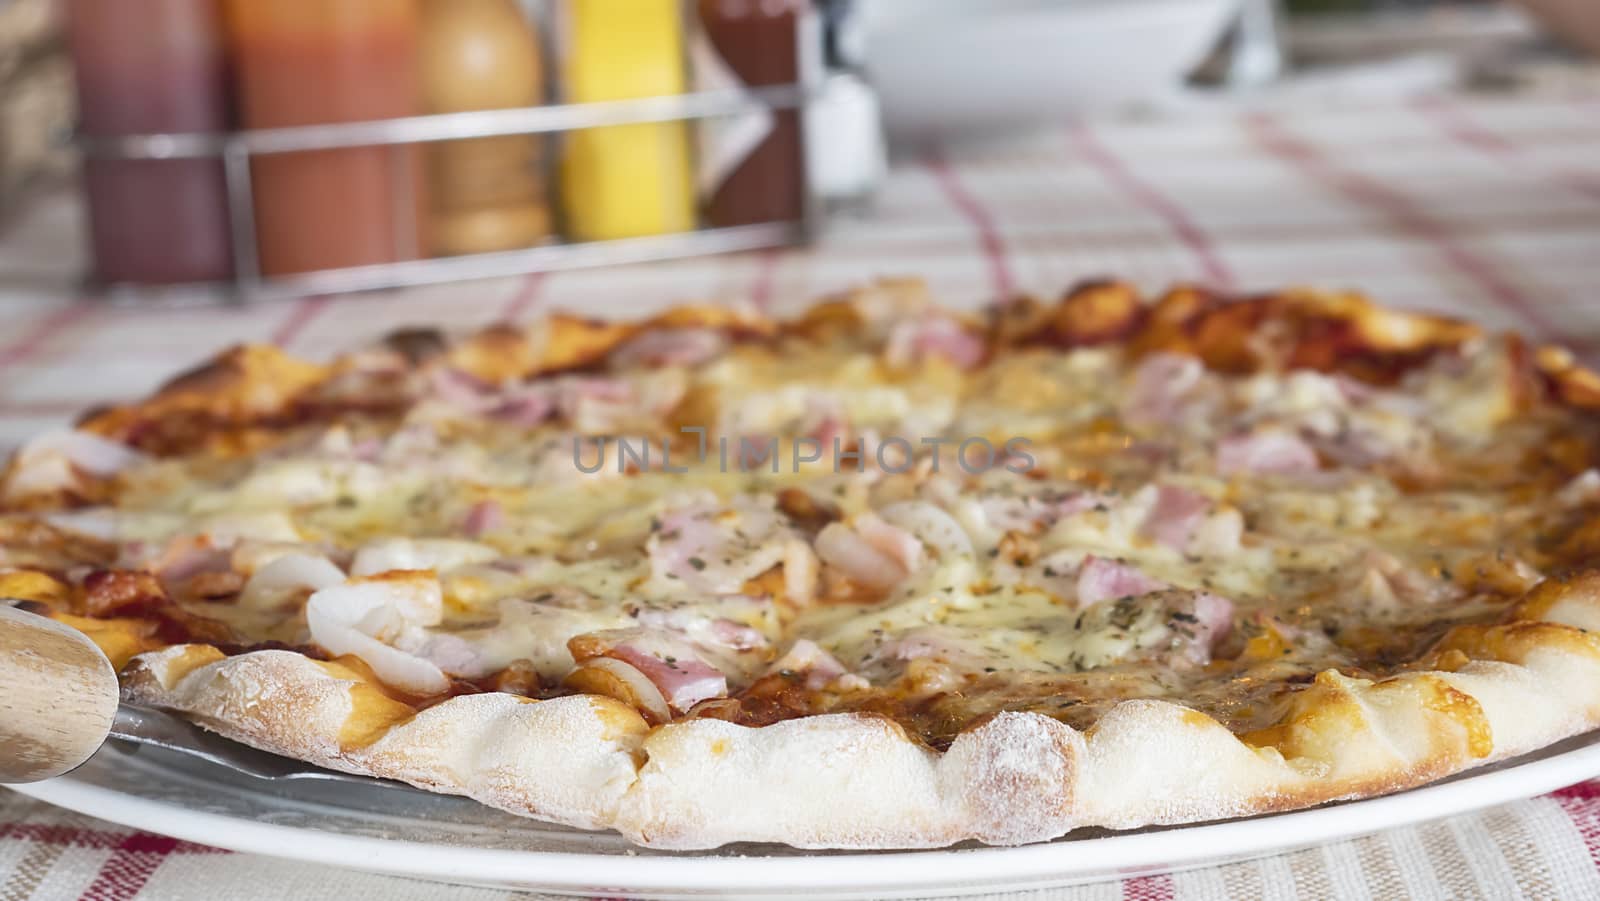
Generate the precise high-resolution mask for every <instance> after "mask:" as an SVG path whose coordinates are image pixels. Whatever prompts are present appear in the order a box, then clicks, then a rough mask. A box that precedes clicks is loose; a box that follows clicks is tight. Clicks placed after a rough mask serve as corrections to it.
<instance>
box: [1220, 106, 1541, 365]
mask: <svg viewBox="0 0 1600 901" xmlns="http://www.w3.org/2000/svg"><path fill="white" fill-rule="evenodd" d="M1245 122H1246V126H1247V128H1248V130H1249V132H1250V134H1251V136H1252V137H1253V138H1254V139H1255V141H1256V143H1257V144H1259V145H1260V146H1261V148H1262V149H1263V150H1266V151H1267V152H1268V153H1270V154H1272V155H1273V156H1275V157H1278V158H1279V159H1282V160H1284V161H1285V162H1288V163H1290V164H1292V165H1294V166H1295V167H1296V168H1298V169H1299V170H1300V171H1301V172H1303V173H1305V174H1306V175H1308V176H1310V177H1311V178H1313V179H1315V180H1316V181H1318V182H1321V183H1322V184H1324V185H1326V186H1327V187H1328V188H1329V189H1331V190H1333V191H1335V192H1337V193H1339V194H1341V195H1343V196H1345V197H1347V198H1349V199H1350V200H1352V201H1355V202H1356V203H1359V204H1363V205H1365V206H1369V207H1371V208H1373V209H1376V210H1378V211H1379V212H1381V213H1383V214H1384V215H1385V216H1387V217H1388V218H1389V220H1390V221H1391V222H1393V223H1394V224H1395V225H1397V226H1399V227H1400V228H1401V229H1403V230H1405V231H1407V232H1410V233H1411V234H1412V235H1414V236H1416V237H1417V238H1420V239H1422V240H1423V241H1426V242H1428V243H1429V244H1432V245H1433V246H1434V248H1436V249H1437V250H1438V251H1439V255H1440V256H1441V257H1443V258H1444V259H1445V261H1446V262H1448V263H1449V264H1450V265H1452V266H1454V267H1455V268H1456V269H1457V270H1458V271H1460V272H1461V273H1462V274H1463V275H1465V276H1467V277H1468V278H1470V279H1471V280H1472V281H1474V282H1476V283H1477V285H1478V287H1479V288H1480V289H1481V290H1482V291H1483V292H1484V295H1485V296H1486V297H1488V298H1489V299H1490V300H1492V301H1493V302H1494V303H1495V304H1497V305H1498V306H1500V307H1501V308H1502V309H1504V310H1506V311H1508V312H1510V313H1513V314H1514V315H1517V316H1520V317H1522V319H1523V320H1524V321H1526V322H1527V323H1528V324H1530V325H1532V326H1533V327H1534V328H1536V329H1538V330H1539V331H1540V332H1541V333H1543V336H1544V337H1546V338H1551V339H1559V338H1560V336H1561V330H1560V329H1559V328H1557V327H1555V325H1554V324H1553V323H1552V322H1551V320H1550V319H1549V318H1548V317H1546V316H1545V314H1544V313H1543V312H1542V311H1540V310H1539V308H1538V307H1536V306H1535V305H1534V304H1532V303H1531V302H1529V300H1528V299H1527V297H1525V296H1523V294H1522V292H1521V291H1520V290H1519V289H1518V288H1517V287H1516V285H1514V284H1512V283H1511V281H1510V280H1508V279H1507V278H1506V277H1505V276H1504V275H1502V274H1501V273H1500V271H1499V269H1497V268H1496V267H1495V266H1494V265H1493V264H1491V263H1490V262H1489V261H1488V260H1485V259H1484V258H1483V257H1480V256H1478V255H1477V254H1476V253H1474V252H1473V251H1472V250H1471V249H1470V248H1468V247H1467V246H1466V245H1464V244H1462V243H1461V242H1460V241H1458V240H1456V237H1455V235H1454V234H1453V233H1452V232H1451V231H1450V229H1449V228H1448V227H1447V226H1445V225H1444V224H1443V223H1440V222H1439V221H1437V220H1435V219H1434V218H1433V217H1431V216H1429V215H1428V214H1427V213H1425V212H1424V211H1423V210H1422V209H1421V208H1420V207H1418V206H1417V205H1416V204H1415V203H1413V202H1412V201H1411V200H1410V199H1409V198H1407V197H1406V196H1405V195H1404V194H1401V193H1400V192H1398V191H1395V190H1392V189H1390V188H1389V187H1387V186H1386V185H1384V184H1383V183H1382V182H1380V181H1378V180H1377V179H1375V178H1372V177H1370V176H1366V175H1362V174H1361V173H1359V172H1354V171H1351V170H1348V169H1344V168H1342V167H1340V166H1339V165H1338V164H1337V163H1335V162H1333V160H1332V159H1330V158H1329V157H1328V156H1327V155H1326V154H1324V153H1322V152H1321V151H1319V150H1318V149H1317V148H1316V147H1314V146H1312V144H1310V143H1309V142H1308V141H1306V140H1304V139H1301V138H1298V137H1296V136H1294V135H1293V134H1291V133H1290V132H1289V131H1288V129H1286V128H1284V127H1283V125H1281V124H1280V123H1279V122H1278V121H1277V120H1276V119H1274V118H1273V116H1272V115H1271V114H1270V113H1264V112H1258V113H1252V114H1251V115H1249V116H1247V117H1246V119H1245Z"/></svg>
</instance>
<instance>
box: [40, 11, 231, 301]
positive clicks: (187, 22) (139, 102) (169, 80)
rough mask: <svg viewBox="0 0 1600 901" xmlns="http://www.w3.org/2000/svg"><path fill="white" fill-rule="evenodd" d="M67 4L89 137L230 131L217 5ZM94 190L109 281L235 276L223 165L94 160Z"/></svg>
mask: <svg viewBox="0 0 1600 901" xmlns="http://www.w3.org/2000/svg"><path fill="white" fill-rule="evenodd" d="M66 9H67V15H68V27H69V40H70V42H71V45H72V57H73V63H74V66H75V69H76V73H77V82H78V108H79V112H78V122H79V128H80V129H81V130H82V132H83V133H84V134H85V135H87V136H89V137H100V138H104V137H116V136H120V135H131V134H159V133H174V132H219V131H224V130H226V129H227V127H228V116H227V82H226V78H225V65H224V52H223V39H222V22H221V16H220V14H219V11H218V9H217V6H216V3H215V2H214V0H117V2H115V3H107V2H104V0H71V2H69V3H68V4H67V7H66ZM84 190H85V197H86V199H87V201H88V213H89V239H90V244H91V245H92V248H93V252H94V260H95V274H96V276H97V277H98V278H100V279H101V280H103V281H108V282H136V283H160V282H196V281H215V280H221V279H226V278H227V277H228V276H229V275H230V274H231V273H232V268H233V267H232V256H231V253H232V244H231V243H230V241H229V238H228V206H227V194H226V188H225V186H224V182H223V176H222V164H221V163H220V162H219V161H217V160H203V159H192V160H113V159H93V158H91V159H88V160H86V161H85V163H84Z"/></svg>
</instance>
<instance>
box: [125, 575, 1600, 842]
mask: <svg viewBox="0 0 1600 901" xmlns="http://www.w3.org/2000/svg"><path fill="white" fill-rule="evenodd" d="M1597 586H1600V575H1589V576H1585V577H1582V578H1578V579H1572V580H1567V581H1561V582H1558V581H1555V580H1549V581H1546V582H1544V583H1542V584H1541V585H1540V586H1539V587H1538V588H1536V589H1534V590H1533V591H1532V592H1530V593H1529V595H1528V597H1527V598H1526V599H1525V600H1524V602H1523V604H1522V605H1521V606H1519V607H1517V608H1514V610H1513V612H1512V613H1511V615H1510V618H1508V619H1507V621H1505V622H1502V623H1499V624H1496V625H1493V626H1488V627H1464V628H1462V629H1457V630H1455V631H1454V632H1453V633H1452V634H1451V635H1450V636H1448V637H1447V638H1446V639H1444V640H1443V641H1442V642H1441V643H1440V645H1439V648H1438V649H1437V652H1436V654H1437V656H1438V657H1439V658H1440V659H1448V660H1450V661H1451V664H1452V665H1450V667H1449V669H1448V670H1433V671H1419V672H1406V673H1401V674H1398V675H1395V676H1392V677H1388V678H1384V679H1378V680H1371V679H1362V678H1353V677H1348V676H1344V675H1341V674H1339V673H1337V672H1335V671H1332V670H1329V671H1326V672H1324V673H1322V674H1320V675H1319V676H1318V677H1317V679H1316V682H1315V684H1314V685H1313V686H1311V687H1310V688H1309V689H1308V690H1306V691H1305V692H1302V693H1301V694H1300V695H1299V696H1298V697H1297V698H1296V700H1295V702H1294V703H1293V705H1292V706H1291V708H1290V709H1289V710H1288V712H1287V713H1286V714H1285V716H1284V717H1283V718H1282V719H1281V720H1280V721H1279V722H1278V723H1276V724H1275V725H1273V726H1271V727H1269V728H1267V729H1263V730H1260V731H1258V732H1254V733H1250V734H1246V735H1242V736H1236V735H1234V734H1233V733H1232V732H1230V731H1228V730H1227V729H1226V728H1225V727H1224V726H1223V725H1222V724H1220V723H1218V722H1217V721H1215V720H1213V719H1211V718H1210V717H1208V716H1205V715H1204V714H1201V713H1197V712H1195V711H1193V710H1188V709H1186V708H1183V707H1181V706H1179V705H1176V704H1173V703H1170V702H1166V701H1127V702H1124V703H1122V704H1120V705H1119V706H1117V707H1116V708H1114V709H1112V710H1111V712H1110V713H1109V714H1107V715H1106V716H1105V717H1104V718H1103V719H1102V720H1101V721H1100V722H1099V723H1098V724H1097V725H1096V726H1095V727H1094V728H1092V729H1090V730H1088V731H1087V732H1079V731H1077V730H1074V729H1071V728H1070V727H1068V726H1065V725H1063V724H1061V723H1059V722H1056V721H1054V720H1051V719H1048V718H1045V717H1042V716H1039V715H1037V714H1024V713H1008V714H1000V715H998V716H995V717H992V718H989V719H987V720H985V721H983V722H981V723H977V724H974V725H973V726H972V727H970V728H968V729H967V730H966V731H965V732H964V733H963V734H962V735H961V736H960V737H959V738H957V740H956V741H955V743H954V744H953V745H952V746H951V748H950V749H949V750H948V751H945V752H944V753H942V754H941V753H938V752H935V751H933V750H930V749H929V748H927V747H926V746H925V745H923V744H921V743H920V742H918V741H916V740H914V739H912V738H910V737H909V736H907V735H906V733H905V732H904V731H903V730H902V729H901V728H900V727H899V726H897V725H896V724H895V723H893V722H892V721H890V720H887V719H884V718H881V717H876V716H866V715H859V714H837V715H827V716H817V717H808V718H804V719H797V720H788V721H784V722H780V723H777V724H775V725H771V726H766V727H762V728H751V727H747V726H738V725H734V724H731V723H726V722H722V721H720V720H710V719H701V720H687V721H680V722H675V723H671V724H667V725H664V726H659V727H655V728H653V729H652V728H650V727H648V726H647V725H646V724H645V722H644V720H643V719H642V718H640V716H639V715H638V714H637V713H635V712H634V711H633V710H632V709H631V708H628V707H626V706H625V705H622V704H619V703H617V702H615V701H611V700H610V699H607V698H599V697H594V696H573V697H567V698H561V699H558V700H554V701H529V700H527V699H523V698H515V697H512V696H510V695H502V694H494V693H491V694H485V695H467V696H463V697H457V698H452V699H450V700H447V701H444V702H442V703H440V704H437V705H434V706H432V707H429V708H427V709H426V710H424V711H422V712H420V713H413V711H411V709H410V708H409V707H406V706H405V705H403V704H400V703H399V702H396V701H394V700H393V699H391V698H389V697H388V696H387V695H386V694H385V693H384V692H382V691H380V690H378V689H377V688H375V687H374V686H373V684H372V683H371V682H370V681H368V678H367V677H366V676H364V675H363V674H362V673H360V672H358V671H357V670H355V669H351V668H348V667H342V666H338V665H336V664H327V663H319V662H317V661H312V660H309V659H307V658H305V657H302V656H300V655H298V654H294V653H292V652H286V651H257V652H252V653H248V654H243V655H239V656H234V657H222V656H221V655H220V654H218V653H217V652H216V651H215V650H214V649H212V648H207V647H203V646H194V645H184V646H177V647H172V648H167V649H165V650H161V651H157V652H155V653H152V654H145V655H143V656H140V657H138V658H135V660H134V662H133V665H132V666H131V667H130V668H129V669H127V670H126V671H125V674H124V680H125V696H126V698H127V699H128V700H129V701H131V702H134V703H139V704H150V705H154V706H161V707H167V708H170V709H174V710H178V711H181V712H183V713H185V714H187V715H189V716H191V717H194V718H195V719H196V720H197V721H199V722H201V723H202V724H204V725H206V726H207V727H208V728H212V729H215V730H216V731H218V732H221V733H222V734H224V735H228V736H230V737H232V738H236V739H238V740H241V741H244V742H246V743H248V744H251V745H254V746H256V747H260V748H265V749H267V750H271V751H276V752H279V753H284V754H288V755H290V756H293V757H298V758H300V759H304V760H309V761H312V762H314V763H318V764H321V765H323V766H329V767H332V768H335V769H339V770H344V771H346V772H356V773H364V774H368V775H374V776H381V777H386V778H393V779H400V780H402V781H406V782H409V783H411V784H413V785H418V786H420V787H423V788H427V789H429V790H432V791H441V792H447V793H452V794H463V795H467V796H469V797H472V798H475V799H477V800H479V801H482V802H483V803H485V804H489V805H492V806H495V807H500V808H502V809H506V810H510V811H512V812H515V813H521V814H526V815H531V816H537V817H540V818H543V819H549V820H554V821H557V822H562V823H567V824H570V825H575V826H581V827H584V828H615V829H618V830H620V831H622V832H623V834H624V835H626V836H627V837H628V838H629V839H631V840H633V841H636V842H638V843H640V844H644V845H649V846H652V847H662V848H685V849H686V848H704V847H714V846H717V845H721V844H725V843H728V842H735V841H775V842H784V843H788V844H792V845H796V846H800V847H843V848H887V847H931V846H940V845H946V844H951V843H954V842H958V841H963V840H969V839H975V840H978V841H984V842H991V843H997V844H1012V843H1019V842H1028V841H1039V840H1044V839H1048V838H1052V837H1054V836H1058V835H1061V834H1064V833H1065V832H1067V831H1070V830H1072V829H1075V828H1079V827H1083V826H1103V827H1108V828H1117V829H1126V828H1134V827H1138V826H1144V825H1150V824H1169V823H1183V822H1193V821H1198V820H1205V819H1214V818H1219V817H1230V816H1240V815H1246V814H1256V813H1266V812H1272V811H1281V810H1292V809H1296V808H1300V807H1305V806H1309V805H1312V804H1318V803H1322V802H1325V801H1331V800H1338V799H1345V798H1354V797H1365V796H1371V795H1377V794H1384V793H1388V792H1393V791H1397V790H1400V789H1403V788H1408V787H1411V786H1416V785H1421V784H1423V783H1426V782H1429V781H1432V780H1435V779H1439V778H1441V777H1443V776H1446V775H1449V774H1452V773H1456V772H1460V771H1462V770H1464V769H1468V768H1470V767H1473V766H1478V765H1481V764H1483V763H1486V762H1489V761H1493V760H1499V759H1502V758H1505V757H1508V756H1512V755H1515V754H1520V753H1525V752H1527V751H1530V750H1534V749H1536V748H1539V747H1542V746H1544V745H1547V744H1550V743H1552V742H1555V741H1558V740H1560V739H1561V738H1564V737H1566V736H1569V735H1573V734H1576V733H1578V732H1582V731H1585V730H1587V729H1591V728H1594V727H1595V726H1597V725H1600V639H1596V638H1595V637H1594V636H1593V635H1590V634H1588V633H1587V632H1585V631H1583V628H1584V626H1582V625H1581V624H1589V623H1595V622H1600V591H1597V588H1596V587H1597ZM1534 609H1542V610H1543V611H1544V613H1543V615H1545V616H1549V617H1551V618H1550V619H1548V620H1541V621H1530V620H1524V619H1519V618H1517V617H1519V616H1520V615H1523V614H1524V613H1526V611H1529V610H1534ZM1452 652H1454V653H1452Z"/></svg>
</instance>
